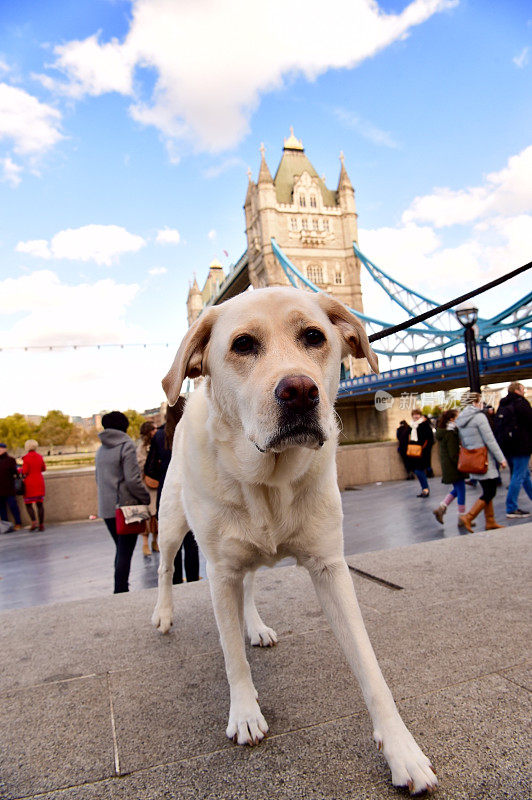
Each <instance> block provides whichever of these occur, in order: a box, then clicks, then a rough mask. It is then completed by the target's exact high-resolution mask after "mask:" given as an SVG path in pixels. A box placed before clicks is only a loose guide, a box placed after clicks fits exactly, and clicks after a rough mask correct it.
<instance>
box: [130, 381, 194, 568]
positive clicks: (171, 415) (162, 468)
mask: <svg viewBox="0 0 532 800" xmlns="http://www.w3.org/2000/svg"><path fill="white" fill-rule="evenodd" d="M184 409H185V399H184V398H183V397H180V398H179V399H178V401H177V403H176V404H175V406H168V411H167V415H166V422H165V424H164V425H161V426H160V427H159V428H157V431H156V433H155V435H154V437H153V439H152V440H151V445H150V449H149V452H148V457H147V458H146V463H145V465H144V474H145V475H148V476H149V477H150V478H153V479H154V480H157V481H159V486H158V487H157V518H158V517H159V506H160V504H161V492H162V490H163V485H164V480H165V478H166V473H167V472H168V467H169V465H170V460H171V458H172V442H173V439H174V432H175V429H176V426H177V424H178V422H179V420H180V419H181V417H182V416H183V411H184ZM183 555H184V560H185V575H186V579H187V582H188V583H191V582H192V581H199V550H198V545H197V543H196V540H195V539H194V534H193V533H192V531H187V533H186V534H185V538H184V539H183V544H182V545H181V547H180V548H179V550H178V551H177V554H176V557H175V559H174V576H173V579H172V583H174V584H177V583H183Z"/></svg>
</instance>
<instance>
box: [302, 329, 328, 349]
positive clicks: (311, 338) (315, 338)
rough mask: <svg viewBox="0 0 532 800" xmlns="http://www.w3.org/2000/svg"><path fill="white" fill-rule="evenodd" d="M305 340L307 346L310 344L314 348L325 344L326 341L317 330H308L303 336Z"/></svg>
mask: <svg viewBox="0 0 532 800" xmlns="http://www.w3.org/2000/svg"><path fill="white" fill-rule="evenodd" d="M303 339H304V341H305V344H309V345H311V346H312V347H316V345H320V344H323V342H324V341H325V336H324V335H323V333H322V332H321V331H320V330H318V329H317V328H307V330H306V331H305V332H304V334H303Z"/></svg>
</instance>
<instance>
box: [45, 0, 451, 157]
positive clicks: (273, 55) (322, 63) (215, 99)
mask: <svg viewBox="0 0 532 800" xmlns="http://www.w3.org/2000/svg"><path fill="white" fill-rule="evenodd" d="M456 3H457V0H413V2H411V3H410V4H409V5H408V6H406V8H405V9H404V10H403V11H401V12H400V13H398V14H393V13H390V14H388V13H385V12H384V11H383V10H382V9H380V8H379V6H378V4H377V2H376V0H331V2H330V3H329V4H328V6H327V11H326V12H324V8H323V4H322V3H321V2H319V0H307V2H306V3H302V2H294V3H289V4H286V3H285V2H284V0H270V2H269V3H266V4H264V3H262V2H258V0H226V2H224V3H220V2H215V0H205V2H202V3H187V4H184V3H176V2H174V0H135V2H134V3H133V8H132V19H131V24H130V28H129V31H128V33H127V35H126V36H125V38H124V39H123V41H118V40H116V39H113V40H111V41H110V42H103V41H100V37H99V34H94V35H92V36H90V37H89V38H88V39H85V40H84V41H71V42H68V43H66V44H63V45H60V46H58V47H56V48H55V51H54V52H55V56H56V61H55V64H54V65H53V66H54V67H55V68H56V69H57V70H59V71H60V72H61V73H62V74H63V76H64V78H65V79H66V82H64V83H63V84H62V87H61V85H60V84H59V83H58V82H57V81H55V82H54V85H55V87H56V88H58V89H61V90H62V91H65V92H67V93H69V94H71V95H72V96H74V97H83V96H85V95H99V94H103V93H105V92H119V93H121V94H123V95H126V96H130V97H131V98H132V99H133V102H132V105H131V107H130V113H131V114H132V116H133V117H134V118H135V119H136V120H137V121H139V122H141V123H143V124H145V125H153V126H155V127H156V128H157V129H158V130H159V131H160V132H161V133H162V134H163V136H164V137H165V138H166V139H167V140H169V142H170V143H171V146H170V153H171V157H172V158H174V159H175V158H177V156H178V153H177V152H176V146H175V145H176V142H181V141H182V140H186V141H187V143H188V144H189V145H190V144H192V145H193V146H194V147H195V148H197V149H205V150H209V151H220V150H223V149H225V148H228V147H231V146H233V145H235V144H236V143H237V142H238V141H239V140H240V139H241V138H242V137H243V136H244V135H245V134H246V132H247V130H248V121H249V118H250V116H251V114H252V112H253V111H254V109H255V108H256V107H257V105H258V104H259V102H260V96H261V94H264V93H265V92H271V91H272V90H275V89H279V88H281V87H282V86H283V84H284V83H285V81H286V80H290V79H292V78H293V77H294V76H297V75H302V76H303V77H304V78H306V79H307V80H309V81H312V80H315V79H316V78H317V77H318V76H319V75H321V74H323V73H324V72H326V71H327V70H330V69H345V68H352V67H355V66H356V65H357V64H359V63H360V62H361V61H363V60H364V59H366V58H370V57H371V56H373V55H375V54H376V53H377V52H378V51H380V50H382V49H384V48H385V47H387V46H389V45H390V44H391V43H393V42H395V41H398V40H401V39H404V38H405V37H406V36H407V35H408V34H409V31H410V30H411V28H412V27H414V26H416V25H419V24H421V23H422V22H424V21H425V20H427V19H428V18H429V17H431V16H432V15H433V14H435V13H437V12H439V11H442V10H444V9H448V8H451V7H453V6H454V5H456ZM318 20H319V24H317V21H318ZM339 20H341V24H340V25H339V24H338V21H339ZM294 31H297V36H295V35H294ZM258 36H259V37H260V42H258V41H257V37H258ZM143 69H148V70H150V71H154V72H155V75H156V82H155V86H154V88H153V92H152V94H151V96H150V97H149V98H148V99H146V98H145V97H142V95H141V91H140V87H141V84H142V77H141V73H142V70H143ZM45 80H46V78H45ZM47 81H48V85H51V79H50V78H49V77H48V78H47Z"/></svg>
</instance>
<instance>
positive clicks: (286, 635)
mask: <svg viewBox="0 0 532 800" xmlns="http://www.w3.org/2000/svg"><path fill="white" fill-rule="evenodd" d="M432 485H433V486H434V481H433V482H432ZM413 488H414V487H413V486H412V484H408V483H406V482H405V484H404V485H401V486H399V485H396V486H395V487H393V486H392V487H390V486H387V487H385V488H384V490H381V487H378V486H375V487H367V491H366V488H365V489H363V490H361V491H360V492H352V493H346V495H344V504H346V506H348V508H346V511H347V513H346V522H347V519H348V518H349V519H352V520H354V523H356V524H358V525H360V528H359V529H358V530H359V531H364V536H362V535H359V536H357V537H355V538H358V539H359V541H360V542H363V543H364V542H365V543H367V541H368V540H370V542H373V543H376V544H377V543H378V544H380V545H382V540H379V538H378V537H377V536H376V535H375V537H371V536H370V535H369V534H368V528H367V527H366V522H365V520H366V519H367V518H368V517H369V516H370V515H369V511H371V512H372V515H373V516H371V517H370V518H371V519H375V520H376V522H375V525H376V526H377V523H378V520H379V519H380V520H381V521H382V520H386V519H387V514H388V511H387V506H386V507H385V504H384V503H383V499H384V497H385V496H387V497H388V498H389V497H390V492H392V493H393V492H397V500H398V502H399V501H400V499H401V498H402V497H403V493H404V492H405V491H406V492H407V493H408V492H412V491H413ZM364 495H367V496H366V500H365V502H364V503H362V498H363V496H364ZM412 502H414V501H412ZM415 502H417V503H422V502H423V501H421V500H417V499H416V500H415ZM351 503H353V504H354V505H353V507H351V506H350V504H351ZM419 508H420V507H419V506H418V509H419ZM355 512H356V513H355ZM405 513H406V512H405ZM426 513H428V512H423V511H421V510H419V514H426ZM417 515H418V510H417V509H416V510H415V511H414V512H413V517H414V518H417ZM394 516H395V518H396V519H397V527H398V529H400V528H401V524H400V520H401V519H402V516H403V515H402V514H400V513H399V512H398V510H397V508H396V510H395V515H394ZM367 524H368V525H369V522H368V523H367ZM427 526H428V522H427ZM87 527H89V526H87ZM73 528H74V526H65V529H67V530H72V529H73ZM96 529H97V528H96V526H95V527H94V528H93V530H96ZM422 529H423V526H420V529H419V530H418V533H416V536H419V537H420V539H423V536H424V535H423V532H422ZM426 530H427V531H428V527H427V528H426ZM451 533H454V528H452V527H451V525H450V524H448V525H447V526H446V528H445V529H444V530H443V531H440V532H439V538H436V539H433V540H432V541H420V542H419V543H416V544H410V545H406V546H399V547H397V546H394V547H390V546H389V547H388V549H380V550H378V549H373V551H372V552H359V553H358V554H357V555H355V556H350V557H349V558H348V561H349V563H350V565H352V566H353V567H355V568H356V569H357V570H358V571H357V572H355V571H353V572H352V577H353V581H354V584H355V588H356V591H357V595H358V597H359V602H360V605H361V608H362V613H363V615H364V618H365V620H366V625H367V628H368V632H369V635H370V638H371V640H372V642H373V645H374V648H375V650H376V653H377V656H378V658H379V661H380V664H381V667H382V670H383V672H384V674H385V676H386V679H387V680H388V683H389V685H390V688H391V690H392V692H393V694H394V696H395V699H396V701H397V703H398V706H399V708H400V710H401V713H402V715H403V718H404V720H405V722H406V723H407V725H408V726H409V727H410V729H411V730H412V732H413V734H414V735H415V737H416V738H417V739H418V741H419V743H420V745H421V746H422V748H423V749H424V750H425V751H426V752H427V754H428V755H429V756H430V757H431V759H432V760H433V762H434V764H435V767H436V769H437V771H438V776H439V780H440V788H439V790H438V793H437V795H436V797H438V798H441V800H502V799H503V798H507V799H508V800H510V798H511V800H529V799H530V797H531V796H532V781H531V771H530V749H531V745H532V737H531V727H530V711H531V707H530V706H531V704H530V692H531V690H532V675H531V672H530V645H529V642H530V572H531V571H530V561H531V559H530V538H531V536H532V523H522V524H519V525H514V526H512V527H508V528H504V529H502V530H500V531H491V532H488V533H483V532H478V533H475V534H474V535H464V536H455V535H451ZM445 534H448V535H445ZM365 537H367V538H365ZM4 538H6V537H4ZM425 538H428V533H427V535H426V536H425ZM102 544H103V540H102ZM364 546H365V545H364V544H362V545H361V547H362V548H364ZM366 549H367V548H366ZM67 560H68V559H67ZM142 566H143V564H142V563H141V567H142ZM69 569H70V567H69ZM361 573H364V575H365V576H364V575H362V574H361ZM105 580H107V581H108V580H109V579H108V576H107V575H106V576H105ZM392 587H396V588H392ZM89 588H90V587H89ZM173 592H174V604H175V623H174V627H173V629H172V631H171V633H170V634H169V635H168V636H161V635H160V634H158V633H157V632H156V631H155V630H153V628H152V627H151V625H150V621H149V619H150V615H151V611H152V608H153V605H154V603H155V594H156V592H155V589H142V588H140V586H138V587H137V591H132V592H130V593H128V594H123V595H116V596H106V597H97V598H93V599H87V598H85V597H84V598H83V599H79V600H76V601H73V602H62V603H57V604H55V605H41V606H33V607H26V608H18V609H15V610H9V611H5V612H3V613H2V614H0V662H1V674H2V684H1V690H0V720H1V722H0V726H1V727H0V741H1V742H2V747H1V752H0V776H1V777H0V797H1V798H2V800H22V798H39V800H173V799H174V798H175V799H176V800H192V799H194V800H233V798H234V799H235V800H241V799H242V800H244V798H245V799H246V800H303V798H310V799H311V800H347V799H348V798H349V800H377V798H378V799H379V800H380V799H383V800H387V799H389V800H392V799H394V798H400V797H405V796H407V795H406V794H405V792H403V791H400V790H395V789H393V787H392V786H391V783H390V780H389V770H388V768H387V766H386V764H385V762H384V760H383V758H382V757H381V756H380V755H379V754H378V753H377V752H376V750H375V747H374V745H373V744H372V741H371V725H370V722H369V718H368V716H367V713H366V711H365V708H364V704H363V701H362V698H361V695H360V691H359V689H358V687H357V685H356V682H355V680H354V678H353V677H352V675H351V673H350V671H349V669H348V667H347V665H346V663H345V660H344V658H343V656H342V654H341V653H340V651H339V648H338V646H337V644H336V641H335V639H334V637H333V636H332V634H331V632H330V630H329V627H328V625H327V623H326V621H325V619H324V617H323V615H322V613H321V611H320V609H319V606H318V603H317V600H316V598H315V595H314V592H313V589H312V586H311V583H310V579H309V578H308V576H307V575H306V573H305V572H304V570H302V569H299V568H297V567H293V566H287V567H281V568H277V569H273V570H263V571H261V572H260V573H259V575H258V577H257V604H258V607H259V610H260V612H261V614H262V616H263V617H264V620H265V622H266V623H267V624H268V625H271V626H272V627H274V628H275V629H276V631H277V633H278V635H279V645H278V646H277V647H276V648H273V649H271V650H270V649H259V648H251V647H249V646H248V648H247V650H248V656H249V660H250V664H251V669H252V673H253V677H254V682H255V685H256V687H257V690H258V692H259V697H260V703H261V707H262V710H263V713H264V715H265V717H266V719H267V720H268V723H269V725H270V734H269V736H268V738H267V739H266V740H265V741H264V742H263V743H262V744H261V745H259V746H258V747H255V748H242V747H238V746H236V745H233V744H232V743H231V742H230V741H229V740H227V739H226V737H225V733H224V731H225V726H226V722H227V720H226V717H227V713H228V703H229V697H228V688H227V681H226V678H225V671H224V666H223V658H222V654H221V650H220V645H219V641H218V634H217V630H216V625H215V622H214V617H213V613H212V609H211V603H210V596H209V589H208V583H207V581H200V582H198V583H191V584H186V585H182V586H179V587H174V590H173Z"/></svg>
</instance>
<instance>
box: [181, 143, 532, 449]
mask: <svg viewBox="0 0 532 800" xmlns="http://www.w3.org/2000/svg"><path fill="white" fill-rule="evenodd" d="M244 213H245V221H246V238H247V249H246V251H245V252H244V253H243V254H242V256H241V257H240V258H239V259H238V261H237V262H236V263H235V264H234V265H232V266H231V268H230V269H229V272H228V274H227V275H226V274H225V273H224V270H223V267H222V265H221V264H220V263H219V262H218V261H216V260H215V261H213V262H212V263H211V264H210V266H209V273H208V276H207V279H206V281H205V284H204V286H203V289H200V287H199V285H198V282H197V280H196V279H194V282H193V284H192V286H191V288H190V291H189V295H188V299H187V312H188V314H187V315H188V322H189V324H192V322H193V321H194V320H195V319H197V317H198V316H199V314H201V312H202V310H203V308H204V307H205V306H208V305H217V304H219V303H221V302H223V301H225V300H228V299H230V298H231V297H234V296H235V295H237V294H240V293H241V292H243V291H246V290H247V289H248V288H249V287H250V286H251V287H253V288H260V287H264V286H286V285H293V286H296V287H299V288H303V289H306V290H309V291H313V292H326V293H327V294H330V295H332V296H333V297H335V298H337V299H338V300H340V301H341V302H342V303H344V305H346V306H347V307H348V308H350V309H351V310H352V311H353V312H354V313H355V314H357V316H358V317H360V318H361V319H362V320H363V321H364V323H365V324H366V329H367V331H368V334H371V333H376V332H378V331H382V330H383V329H384V328H387V327H390V326H391V325H393V324H394V323H393V322H386V321H384V320H381V319H377V318H375V317H372V316H370V315H369V314H367V313H366V312H365V310H364V305H363V298H362V288H361V270H362V268H364V269H365V270H366V271H367V273H368V274H369V275H370V276H371V278H372V279H373V280H374V281H375V283H376V284H378V286H379V287H380V288H381V290H382V291H383V292H384V294H385V296H386V297H387V298H388V300H391V301H393V303H394V304H395V305H397V306H398V307H399V308H400V309H401V313H402V315H403V316H404V315H405V314H406V315H407V318H409V317H410V318H411V317H414V316H417V315H418V314H420V313H423V312H425V311H428V310H432V309H435V308H437V307H438V305H439V304H438V303H437V302H436V301H434V300H431V299H429V298H427V297H424V296H423V295H421V294H419V293H418V292H416V291H414V290H412V289H410V288H408V287H407V286H405V285H404V284H403V283H401V282H400V281H398V280H397V279H395V278H393V277H392V276H390V275H389V274H387V273H386V272H384V270H383V269H381V268H380V267H378V266H377V265H376V264H374V263H373V262H372V261H371V260H370V259H369V258H368V257H367V256H366V255H365V254H364V253H362V252H361V250H360V249H359V246H358V224H357V222H358V214H357V210H356V203H355V191H354V189H353V186H352V183H351V180H350V178H349V176H348V173H347V170H346V167H345V161H344V157H343V154H340V174H339V178H338V184H337V186H336V188H335V189H330V188H328V187H327V185H326V183H325V178H324V177H323V176H322V177H320V176H319V175H318V173H317V171H316V170H315V168H314V166H313V165H312V163H311V162H310V160H309V159H308V157H307V155H306V153H305V150H304V147H303V143H302V142H301V140H300V139H297V138H296V137H295V136H294V132H293V130H292V129H291V132H290V136H289V137H288V138H287V139H285V140H284V147H283V152H282V156H281V160H280V162H279V166H278V168H277V171H276V173H275V176H274V177H272V175H271V172H270V169H269V167H268V164H267V162H266V157H265V150H264V147H263V146H262V145H261V156H260V167H259V174H258V178H257V181H256V182H254V181H253V179H252V174H251V172H249V171H248V187H247V192H246V198H245V202H244ZM478 339H479V367H480V374H481V380H482V382H483V383H484V384H485V383H488V382H492V383H494V382H503V381H505V380H508V381H510V380H522V379H524V378H527V377H530V376H531V375H532V292H530V293H528V294H527V295H525V297H523V298H521V300H519V301H518V302H516V303H514V304H513V305H511V306H510V307H508V308H506V309H503V310H502V311H500V312H499V313H497V314H496V315H494V316H493V317H491V318H490V319H484V318H480V319H479V320H478ZM374 350H375V351H376V352H377V353H378V354H379V355H385V356H387V357H388V358H389V359H390V360H391V363H392V365H393V361H392V360H393V359H394V358H395V359H396V358H397V357H400V358H401V360H402V362H403V363H402V364H401V365H400V366H397V368H395V369H392V368H390V369H389V370H387V371H385V372H382V373H380V374H379V375H368V374H367V372H368V366H367V364H366V361H365V360H364V359H353V358H349V359H347V360H346V361H345V362H344V364H343V365H342V375H341V378H342V380H341V383H340V391H339V395H338V401H337V411H338V413H339V415H340V417H341V419H342V423H343V426H344V432H345V438H346V439H347V440H349V441H357V440H363V441H371V440H375V439H386V438H393V437H394V435H395V427H396V425H397V421H398V419H399V417H401V416H404V410H403V411H400V412H399V408H398V404H395V405H396V406H397V408H395V409H394V408H393V407H392V408H389V409H388V410H387V411H384V412H383V411H376V409H375V403H374V396H375V392H376V391H378V390H379V389H380V390H385V391H387V392H388V393H389V394H391V395H394V396H397V395H398V394H403V393H404V392H410V393H411V394H415V393H420V392H428V391H434V390H440V389H450V388H456V387H460V386H466V385H467V368H466V360H465V355H464V346H463V330H462V329H461V328H460V327H459V326H458V324H457V320H456V317H455V315H454V313H453V312H452V311H450V310H448V311H442V312H441V313H438V314H437V315H435V316H433V317H431V318H430V319H429V320H427V321H425V322H423V323H421V324H420V325H416V326H415V327H411V328H408V329H406V330H404V331H401V332H400V333H396V334H394V335H393V336H389V337H386V338H384V339H381V341H380V342H378V344H377V345H374ZM405 360H406V361H408V364H407V365H406V366H405V365H404V361H405Z"/></svg>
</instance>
